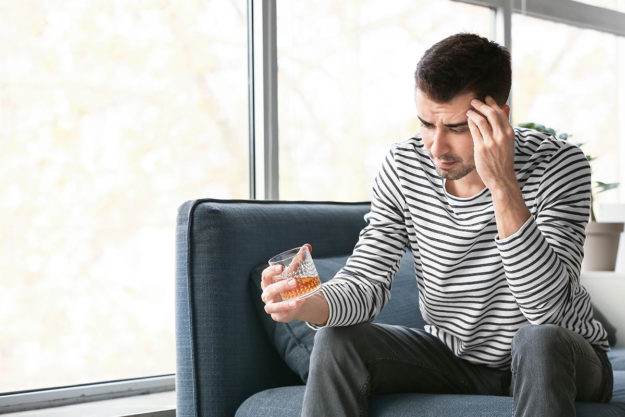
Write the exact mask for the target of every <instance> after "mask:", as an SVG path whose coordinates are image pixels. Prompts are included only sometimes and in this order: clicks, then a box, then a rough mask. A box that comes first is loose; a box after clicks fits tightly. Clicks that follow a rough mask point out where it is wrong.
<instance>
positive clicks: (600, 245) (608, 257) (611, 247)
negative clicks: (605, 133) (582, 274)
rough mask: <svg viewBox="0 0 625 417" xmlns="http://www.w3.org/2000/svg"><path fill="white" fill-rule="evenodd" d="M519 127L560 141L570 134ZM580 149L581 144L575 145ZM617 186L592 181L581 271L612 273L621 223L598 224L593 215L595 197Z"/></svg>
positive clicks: (531, 125) (540, 127)
mask: <svg viewBox="0 0 625 417" xmlns="http://www.w3.org/2000/svg"><path fill="white" fill-rule="evenodd" d="M519 127H523V128H528V129H534V130H537V131H539V132H543V133H547V134H549V135H553V136H554V137H556V138H558V139H562V140H568V139H569V138H570V137H571V136H573V135H571V134H568V133H558V132H556V130H555V129H552V128H550V127H545V126H544V125H541V124H537V123H521V124H519ZM576 145H577V146H579V147H581V146H582V145H583V144H582V143H577V144H576ZM586 159H588V161H589V162H592V161H593V160H594V159H595V158H594V157H592V156H590V155H588V154H586ZM618 186H619V183H618V182H614V183H605V182H601V181H593V184H592V188H591V195H590V221H589V222H588V225H587V226H586V243H585V244H584V260H583V262H582V270H585V271H614V267H615V265H616V255H617V252H618V246H619V240H620V236H621V233H622V232H623V223H622V222H598V221H597V217H596V215H595V209H594V203H595V197H594V196H595V195H596V194H599V193H602V192H605V191H608V190H612V189H614V188H617V187H618Z"/></svg>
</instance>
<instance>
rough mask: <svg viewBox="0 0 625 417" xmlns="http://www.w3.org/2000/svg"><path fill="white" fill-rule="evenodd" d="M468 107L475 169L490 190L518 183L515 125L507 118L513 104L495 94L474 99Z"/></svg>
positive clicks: (494, 190) (493, 190)
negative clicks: (494, 95) (499, 100)
mask: <svg viewBox="0 0 625 417" xmlns="http://www.w3.org/2000/svg"><path fill="white" fill-rule="evenodd" d="M471 105H472V106H473V109H470V110H468V111H467V119H468V124H469V130H470V131H471V136H472V137H473V151H474V154H473V157H474V160H475V169H476V170H477V172H478V174H479V175H480V178H481V179H482V181H483V182H484V184H485V185H486V187H488V188H489V189H490V190H491V192H496V191H498V190H499V189H503V188H505V187H508V186H510V185H512V184H516V175H515V172H514V129H513V128H512V125H510V121H509V120H508V114H509V111H510V108H509V107H508V106H507V105H504V106H503V107H500V106H499V105H498V104H497V102H496V101H495V100H494V99H493V98H492V97H486V100H485V101H480V100H477V99H473V100H472V101H471Z"/></svg>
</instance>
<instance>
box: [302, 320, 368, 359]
mask: <svg viewBox="0 0 625 417" xmlns="http://www.w3.org/2000/svg"><path fill="white" fill-rule="evenodd" d="M368 326H369V323H363V324H358V325H355V326H347V327H324V328H322V329H320V330H319V331H317V333H316V335H315V342H314V344H313V350H312V357H318V358H325V359H329V358H333V359H334V360H338V361H341V358H342V357H343V358H344V357H348V358H349V357H354V356H357V355H358V351H359V347H361V346H363V343H366V340H367V329H368ZM322 362H325V360H323V361H322Z"/></svg>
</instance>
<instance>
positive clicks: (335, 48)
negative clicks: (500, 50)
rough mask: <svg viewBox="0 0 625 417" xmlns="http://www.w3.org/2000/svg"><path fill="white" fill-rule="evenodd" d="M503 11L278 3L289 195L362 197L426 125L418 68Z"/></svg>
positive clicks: (417, 1) (283, 160)
mask: <svg viewBox="0 0 625 417" xmlns="http://www.w3.org/2000/svg"><path fill="white" fill-rule="evenodd" d="M493 28H494V12H493V10H491V9H489V8H486V7H478V6H472V5H467V4H464V3H458V2H453V1H442V0H437V1H431V0H396V1H395V0H394V1H385V0H354V1H347V2H343V1H312V0H298V1H291V0H278V2H277V42H278V123H279V158H280V162H279V163H280V179H279V180H280V198H281V199H286V200H299V199H306V200H339V201H363V200H368V199H369V198H370V189H371V183H372V180H373V178H374V176H375V174H376V173H377V170H378V169H379V167H380V163H381V162H382V160H383V158H384V157H385V156H386V153H387V152H388V150H389V149H390V146H391V144H392V143H394V142H400V141H403V140H405V139H408V138H409V137H410V136H412V135H413V134H414V133H415V132H416V131H417V129H418V123H417V119H416V110H415V103H414V71H415V69H416V65H417V61H418V60H419V58H420V57H421V56H422V55H423V53H424V52H425V50H426V48H428V47H430V46H431V45H432V44H433V43H435V42H437V41H439V40H441V39H443V38H444V37H446V36H448V35H451V34H454V33H456V32H461V31H466V32H474V33H478V34H481V35H483V36H486V37H488V38H490V39H493V38H494V33H493Z"/></svg>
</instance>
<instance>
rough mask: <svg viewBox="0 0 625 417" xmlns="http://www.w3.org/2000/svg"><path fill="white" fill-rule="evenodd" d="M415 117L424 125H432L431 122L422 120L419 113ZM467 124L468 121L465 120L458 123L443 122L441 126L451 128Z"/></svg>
mask: <svg viewBox="0 0 625 417" xmlns="http://www.w3.org/2000/svg"><path fill="white" fill-rule="evenodd" d="M417 119H419V120H420V121H421V123H423V124H424V125H433V123H430V122H426V121H425V120H423V119H422V118H421V117H420V116H419V115H417ZM468 124H469V121H468V120H467V121H465V122H460V123H446V124H443V126H445V127H448V128H452V129H453V128H455V127H460V126H468Z"/></svg>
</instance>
